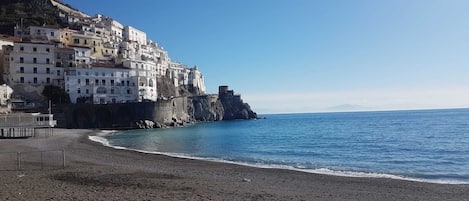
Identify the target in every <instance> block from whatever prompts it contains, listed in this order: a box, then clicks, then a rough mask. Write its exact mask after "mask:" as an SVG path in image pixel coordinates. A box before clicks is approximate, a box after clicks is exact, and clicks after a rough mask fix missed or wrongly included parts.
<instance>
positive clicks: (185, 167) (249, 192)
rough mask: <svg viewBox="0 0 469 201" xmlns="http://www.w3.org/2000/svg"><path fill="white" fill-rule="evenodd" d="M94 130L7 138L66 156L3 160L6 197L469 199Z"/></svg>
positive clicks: (430, 187) (9, 146) (6, 147)
mask: <svg viewBox="0 0 469 201" xmlns="http://www.w3.org/2000/svg"><path fill="white" fill-rule="evenodd" d="M93 132H94V131H90V130H67V129H54V135H53V136H52V137H47V138H45V137H38V138H30V139H0V152H3V153H5V152H27V151H38V150H65V156H66V163H65V166H66V167H65V168H63V169H62V168H61V167H60V165H58V166H57V167H52V168H51V167H46V168H44V169H41V168H40V166H32V167H29V169H28V166H27V165H28V164H27V163H25V165H24V168H25V170H14V168H13V169H11V168H10V169H9V168H8V167H9V166H5V164H3V165H4V166H1V165H2V164H0V167H3V169H2V170H0V177H1V180H0V200H362V201H366V200H380V201H385V200H425V201H431V200H435V201H436V200H438V201H440V200H454V201H461V200H469V185H448V184H431V183H421V182H412V181H402V180H393V179H380V178H348V177H337V176H329V175H318V174H311V173H304V172H297V171H290V170H281V169H262V168H254V167H245V166H240V165H234V164H226V163H218V162H208V161H200V160H191V159H181V158H173V157H168V156H163V155H156V154H145V153H139V152H134V151H127V150H116V149H113V148H109V147H105V146H102V145H101V144H99V143H96V142H92V141H90V140H88V137H87V136H88V135H92V134H93ZM4 155H5V154H4ZM0 157H1V154H0ZM11 160H12V161H13V163H12V164H14V158H12V159H11ZM10 162H11V161H9V159H8V158H7V159H5V157H4V158H3V159H2V160H0V163H10ZM59 164H60V163H59ZM5 167H7V168H5ZM12 167H14V166H12ZM38 167H39V168H38Z"/></svg>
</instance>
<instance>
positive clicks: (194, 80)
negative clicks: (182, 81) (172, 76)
mask: <svg viewBox="0 0 469 201" xmlns="http://www.w3.org/2000/svg"><path fill="white" fill-rule="evenodd" d="M188 84H189V86H191V87H194V88H197V89H199V91H200V92H202V93H205V92H206V91H205V81H204V76H203V75H202V73H201V72H200V71H199V69H198V68H197V66H194V68H191V69H190V72H189V83H188Z"/></svg>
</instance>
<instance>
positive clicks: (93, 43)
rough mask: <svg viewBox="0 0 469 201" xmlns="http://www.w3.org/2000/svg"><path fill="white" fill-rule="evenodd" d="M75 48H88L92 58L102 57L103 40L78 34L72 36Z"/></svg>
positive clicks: (84, 33)
mask: <svg viewBox="0 0 469 201" xmlns="http://www.w3.org/2000/svg"><path fill="white" fill-rule="evenodd" d="M72 40H73V42H72V44H71V45H73V46H79V47H87V48H90V50H91V56H92V57H102V56H103V54H102V50H103V40H102V39H101V38H99V37H97V36H94V35H93V34H87V33H86V32H83V31H82V32H77V33H73V34H72Z"/></svg>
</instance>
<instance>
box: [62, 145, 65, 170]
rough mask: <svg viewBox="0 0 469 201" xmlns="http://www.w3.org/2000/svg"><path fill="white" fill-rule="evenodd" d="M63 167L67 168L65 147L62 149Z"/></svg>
mask: <svg viewBox="0 0 469 201" xmlns="http://www.w3.org/2000/svg"><path fill="white" fill-rule="evenodd" d="M62 167H63V168H65V149H62Z"/></svg>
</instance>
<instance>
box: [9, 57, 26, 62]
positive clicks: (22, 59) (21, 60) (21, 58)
mask: <svg viewBox="0 0 469 201" xmlns="http://www.w3.org/2000/svg"><path fill="white" fill-rule="evenodd" d="M12 58H13V57H12ZM20 63H24V58H23V57H20Z"/></svg>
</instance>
